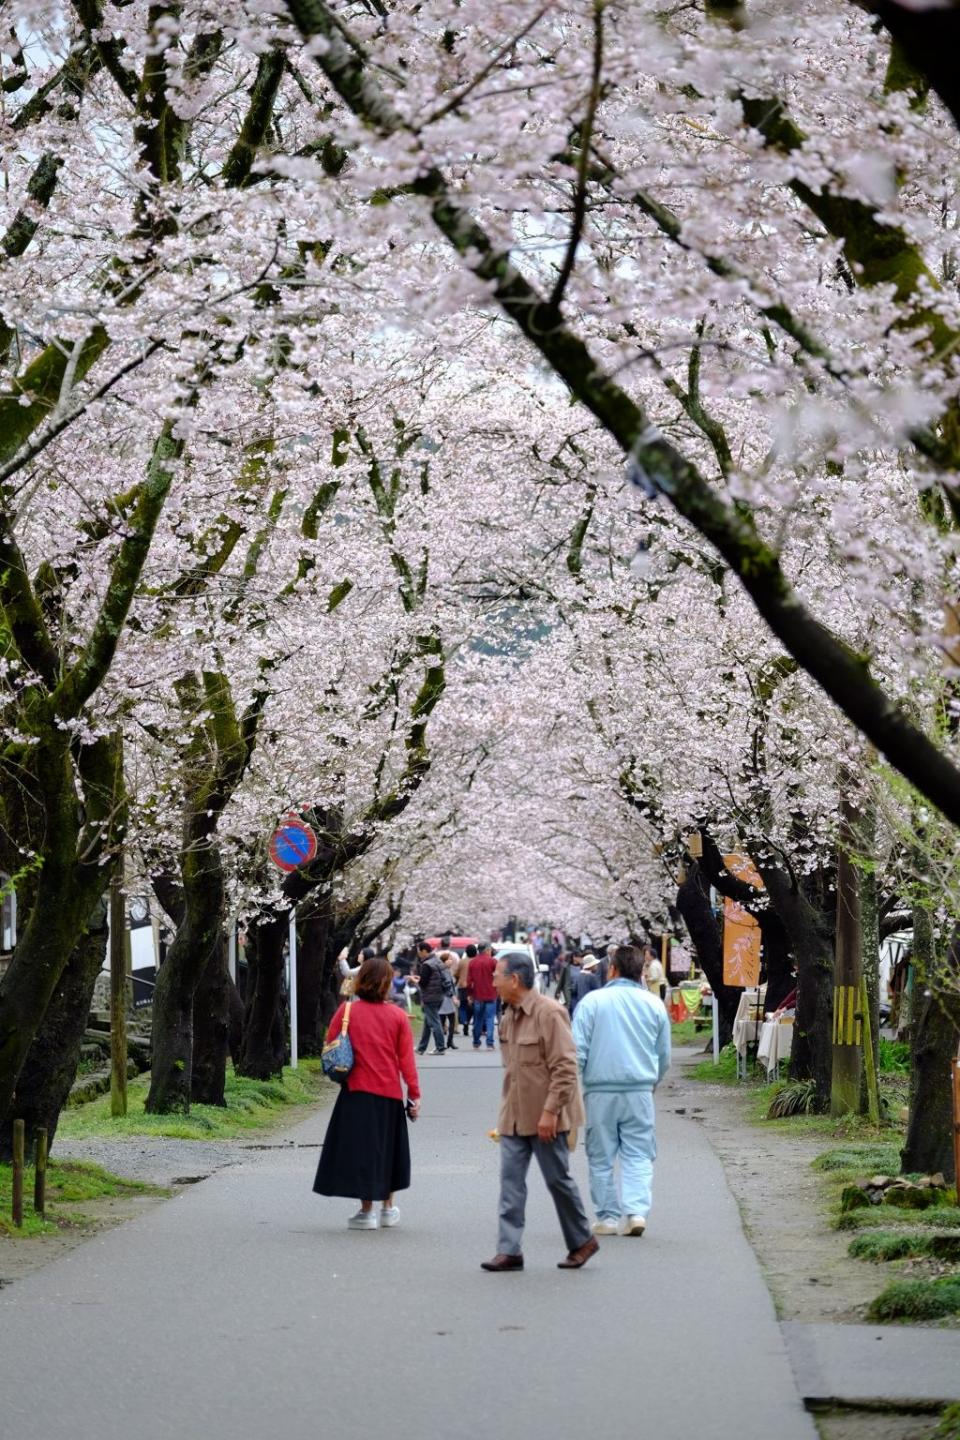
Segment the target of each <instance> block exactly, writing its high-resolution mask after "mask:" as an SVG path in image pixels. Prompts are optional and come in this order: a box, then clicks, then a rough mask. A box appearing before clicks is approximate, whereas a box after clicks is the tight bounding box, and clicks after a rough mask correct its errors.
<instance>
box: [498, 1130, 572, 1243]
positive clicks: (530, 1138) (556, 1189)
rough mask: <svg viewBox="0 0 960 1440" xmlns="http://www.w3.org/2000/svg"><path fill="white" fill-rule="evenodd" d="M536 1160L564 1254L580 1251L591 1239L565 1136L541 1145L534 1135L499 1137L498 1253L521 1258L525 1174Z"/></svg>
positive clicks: (541, 1141) (524, 1210)
mask: <svg viewBox="0 0 960 1440" xmlns="http://www.w3.org/2000/svg"><path fill="white" fill-rule="evenodd" d="M533 1155H536V1157H537V1163H538V1164H539V1166H540V1171H541V1174H542V1175H543V1178H544V1180H545V1181H546V1185H547V1189H548V1190H549V1191H550V1194H551V1195H552V1196H553V1203H554V1205H556V1207H557V1218H558V1220H559V1221H560V1229H561V1230H562V1231H563V1238H564V1241H565V1242H566V1246H567V1250H568V1251H569V1250H579V1249H580V1246H581V1245H585V1244H586V1243H587V1241H588V1240H589V1239H590V1234H591V1231H590V1222H589V1220H588V1219H587V1214H586V1211H585V1210H584V1208H583V1201H582V1200H581V1199H580V1191H579V1190H578V1189H577V1182H576V1181H575V1180H574V1178H573V1176H572V1175H571V1174H570V1150H569V1147H568V1145H567V1137H566V1133H564V1134H563V1135H558V1136H557V1138H556V1139H555V1140H549V1141H543V1140H540V1139H539V1138H538V1136H536V1135H501V1137H500V1234H499V1239H498V1241H497V1252H498V1254H500V1255H520V1254H521V1253H522V1248H523V1222H524V1214H525V1212H526V1208H527V1171H528V1170H529V1168H530V1160H531V1157H532V1156H533Z"/></svg>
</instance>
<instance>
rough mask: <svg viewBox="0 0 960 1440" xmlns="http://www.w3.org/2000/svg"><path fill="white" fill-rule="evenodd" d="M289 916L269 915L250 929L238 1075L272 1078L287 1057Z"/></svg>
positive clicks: (236, 1061)
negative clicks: (285, 998) (285, 949)
mask: <svg viewBox="0 0 960 1440" xmlns="http://www.w3.org/2000/svg"><path fill="white" fill-rule="evenodd" d="M288 928H289V919H288V917H287V916H286V915H267V916H263V917H261V918H260V919H259V920H257V921H256V922H255V923H254V924H252V925H251V926H250V927H249V929H248V931H247V1000H246V1012H245V1016H244V1026H243V1044H242V1048H241V1051H240V1058H239V1060H235V1062H234V1063H235V1066H236V1070H237V1073H238V1074H239V1075H247V1076H249V1077H250V1079H252V1080H269V1079H270V1078H271V1077H272V1076H274V1075H279V1074H280V1072H281V1071H282V1069H283V1065H284V1061H285V1058H286V1044H285V1039H284V1031H283V945H284V941H285V940H286V938H287V932H288Z"/></svg>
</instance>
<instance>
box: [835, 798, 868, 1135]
mask: <svg viewBox="0 0 960 1440" xmlns="http://www.w3.org/2000/svg"><path fill="white" fill-rule="evenodd" d="M840 807H841V808H840V835H839V843H838V846H837V925H836V948H835V952H834V986H833V1028H832V1034H833V1065H832V1069H831V1078H830V1114H831V1115H836V1116H840V1115H856V1114H858V1113H859V1110H860V1081H861V1059H862V1055H863V1048H862V1047H863V1036H862V1032H861V1023H862V1018H863V1017H861V1018H859V1019H858V1016H859V1015H860V954H861V950H862V948H863V936H862V934H861V930H860V876H859V874H858V871H857V864H856V860H855V858H854V854H853V850H854V845H855V842H856V833H857V822H858V818H859V817H858V814H857V811H856V809H855V808H854V806H853V805H852V803H851V802H850V801H849V800H848V799H847V798H846V796H844V798H843V799H842V800H841V802H840Z"/></svg>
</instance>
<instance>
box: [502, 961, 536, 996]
mask: <svg viewBox="0 0 960 1440" xmlns="http://www.w3.org/2000/svg"><path fill="white" fill-rule="evenodd" d="M503 973H504V975H516V977H517V979H518V980H519V981H520V984H521V985H522V986H523V988H524V990H532V989H533V961H532V960H531V959H530V956H529V955H504V957H503Z"/></svg>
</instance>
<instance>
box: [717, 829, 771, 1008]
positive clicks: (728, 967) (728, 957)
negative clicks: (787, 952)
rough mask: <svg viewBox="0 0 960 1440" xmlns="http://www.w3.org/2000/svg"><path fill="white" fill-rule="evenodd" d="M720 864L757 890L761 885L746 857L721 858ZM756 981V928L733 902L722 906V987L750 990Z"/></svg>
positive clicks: (757, 954) (758, 938)
mask: <svg viewBox="0 0 960 1440" xmlns="http://www.w3.org/2000/svg"><path fill="white" fill-rule="evenodd" d="M723 863H724V864H725V865H726V867H727V869H728V870H729V871H730V872H731V874H733V875H736V877H737V879H738V880H745V881H746V883H747V884H748V885H752V886H754V888H755V889H757V890H762V889H763V881H762V880H761V879H760V876H759V875H758V874H757V872H756V869H755V868H754V865H753V862H752V860H750V858H749V856H747V855H724V857H723ZM759 981H760V926H759V924H758V923H757V921H756V920H755V919H754V918H753V916H752V915H749V914H748V913H747V911H746V910H744V908H743V906H742V905H740V904H738V902H737V901H736V900H729V899H724V902H723V983H724V985H735V986H753V985H757V984H758V983H759Z"/></svg>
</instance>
